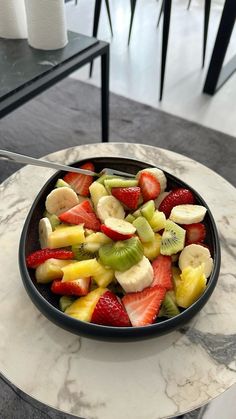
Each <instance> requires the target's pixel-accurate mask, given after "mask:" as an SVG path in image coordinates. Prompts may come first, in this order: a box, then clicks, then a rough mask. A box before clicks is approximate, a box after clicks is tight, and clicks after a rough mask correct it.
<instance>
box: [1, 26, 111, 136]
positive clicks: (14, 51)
mask: <svg viewBox="0 0 236 419" xmlns="http://www.w3.org/2000/svg"><path fill="white" fill-rule="evenodd" d="M68 40H69V42H68V44H67V45H66V47H65V48H62V49H60V50H55V51H42V50H37V49H34V48H31V47H30V46H29V45H28V42H27V40H9V39H0V119H1V118H3V117H4V116H6V115H8V114H9V113H10V112H12V111H14V110H15V109H17V108H19V107H20V106H21V105H23V104H24V103H26V102H28V101H29V100H30V99H33V98H34V97H35V96H36V95H38V94H39V93H42V92H43V91H45V90H46V89H48V88H49V87H51V86H53V85H54V84H56V83H57V82H59V81H60V80H62V79H64V78H65V77H67V76H68V75H69V74H71V73H72V72H74V71H76V70H78V69H79V68H81V67H82V66H84V65H85V64H88V63H90V62H91V61H92V60H93V59H95V58H97V57H101V133H102V142H107V141H109V44H108V43H106V42H102V41H98V40H97V39H95V38H92V37H88V36H85V35H81V34H78V33H75V32H68ZM78 123H79V122H78Z"/></svg>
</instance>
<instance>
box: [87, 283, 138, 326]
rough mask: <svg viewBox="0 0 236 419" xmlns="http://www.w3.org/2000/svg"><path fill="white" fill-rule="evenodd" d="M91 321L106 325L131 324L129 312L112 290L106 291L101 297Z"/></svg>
mask: <svg viewBox="0 0 236 419" xmlns="http://www.w3.org/2000/svg"><path fill="white" fill-rule="evenodd" d="M91 322H92V323H96V324H102V325H105V326H117V327H125V326H130V321H129V317H128V314H127V313H126V311H125V309H124V307H123V305H122V304H121V303H120V301H119V300H118V298H117V297H116V295H115V294H113V293H112V292H111V291H106V292H105V293H104V294H102V296H101V297H100V298H99V300H98V302H97V304H96V306H95V309H94V311H93V314H92V318H91Z"/></svg>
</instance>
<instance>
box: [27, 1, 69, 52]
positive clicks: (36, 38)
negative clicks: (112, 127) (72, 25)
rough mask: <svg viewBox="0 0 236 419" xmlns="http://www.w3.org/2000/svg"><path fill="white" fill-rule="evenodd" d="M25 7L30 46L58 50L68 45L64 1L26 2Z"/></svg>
mask: <svg viewBox="0 0 236 419" xmlns="http://www.w3.org/2000/svg"><path fill="white" fill-rule="evenodd" d="M25 7H26V16H27V25H28V42H29V45H30V46H32V47H33V48H37V49H43V50H56V49H60V48H63V47H64V46H65V45H66V44H67V43H68V38H67V29H66V17H65V5H64V0H25Z"/></svg>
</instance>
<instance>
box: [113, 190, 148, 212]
mask: <svg viewBox="0 0 236 419" xmlns="http://www.w3.org/2000/svg"><path fill="white" fill-rule="evenodd" d="M111 193H112V195H113V196H114V197H115V198H116V199H118V200H119V201H120V202H122V204H124V205H126V207H128V208H129V209H132V210H136V209H137V207H138V204H139V198H140V195H141V189H140V188H139V186H130V187H129V188H112V190H111Z"/></svg>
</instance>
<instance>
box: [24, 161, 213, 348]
mask: <svg viewBox="0 0 236 419" xmlns="http://www.w3.org/2000/svg"><path fill="white" fill-rule="evenodd" d="M86 161H88V159H87V160H83V161H79V162H77V163H76V164H74V165H73V166H80V165H81V164H83V163H85V162H86ZM89 161H92V162H93V163H94V165H95V169H96V171H97V172H99V171H100V170H102V169H103V168H104V167H111V168H113V169H117V170H122V171H127V172H129V173H137V172H138V171H139V170H141V169H144V168H146V167H151V165H148V164H146V163H143V162H140V161H137V160H131V159H123V158H115V157H114V158H113V157H110V158H109V157H101V158H93V159H89ZM64 174H65V173H64V172H57V173H56V174H55V175H53V176H52V177H51V178H50V179H49V180H48V182H47V183H46V184H45V185H44V187H43V188H42V189H41V191H40V192H39V194H38V196H37V198H36V199H35V201H34V203H33V205H32V207H31V210H30V212H29V214H28V216H27V218H26V221H25V224H24V227H23V231H22V235H21V239H20V245H19V265H20V272H21V277H22V281H23V284H24V286H25V288H26V291H27V293H28V294H29V296H30V298H31V300H32V301H33V303H34V304H35V305H36V307H37V308H38V309H39V310H40V311H41V312H42V313H43V314H44V315H45V316H46V317H47V318H48V319H49V320H51V321H52V322H53V323H55V324H56V325H58V326H59V327H62V328H63V329H66V330H67V331H69V332H72V333H74V334H76V335H81V336H85V337H88V338H93V339H100V340H109V341H133V340H141V339H148V338H151V337H154V336H159V335H162V334H164V333H168V332H170V331H172V330H174V329H177V328H178V327H179V326H180V325H182V324H183V323H186V322H187V321H188V320H190V319H191V318H192V317H193V316H194V315H195V314H196V313H198V311H199V310H200V309H201V308H202V307H203V306H204V304H205V303H206V302H207V300H208V299H209V297H210V295H211V293H212V291H213V290H214V288H215V286H216V283H217V280H218V276H219V270H220V245H219V238H218V233H217V229H216V225H215V222H214V219H213V216H212V214H211V212H210V210H209V208H208V206H207V204H206V202H205V201H204V200H203V199H202V198H201V196H200V195H199V194H198V193H197V192H196V191H195V190H193V188H191V187H190V186H188V185H187V184H186V183H184V182H183V181H181V180H180V179H178V178H176V177H175V176H172V175H170V174H169V173H166V172H165V174H166V177H167V182H168V185H167V190H170V189H172V188H176V187H185V188H188V189H190V190H191V191H192V192H193V193H194V195H195V197H196V201H197V203H198V204H199V205H203V206H204V207H206V208H207V213H206V216H205V219H204V222H205V226H206V229H207V245H208V246H209V248H210V250H211V254H212V257H213V259H214V267H213V271H212V273H211V276H210V278H209V279H208V283H207V288H206V290H205V291H204V293H203V294H202V295H201V297H200V298H199V299H198V300H197V301H196V302H195V303H194V304H192V305H191V306H190V307H189V308H187V309H185V310H183V311H182V312H181V313H180V314H179V315H177V316H176V317H173V318H170V319H158V320H157V322H156V323H154V324H152V325H148V326H142V327H111V326H100V325H96V324H92V323H87V322H82V321H80V320H76V319H74V318H72V317H70V316H68V315H66V314H64V313H63V312H61V311H60V309H59V304H58V303H59V296H57V295H55V294H53V293H52V292H51V291H50V285H42V284H37V282H36V280H35V275H34V270H32V269H28V268H27V266H26V256H27V255H29V254H30V253H32V252H33V251H35V250H37V249H38V248H39V245H38V243H39V242H38V223H39V220H40V218H42V214H43V212H44V210H45V200H46V196H47V195H48V193H49V192H50V191H51V190H52V189H53V187H54V185H55V183H56V180H57V179H58V178H61V177H62V176H64Z"/></svg>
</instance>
